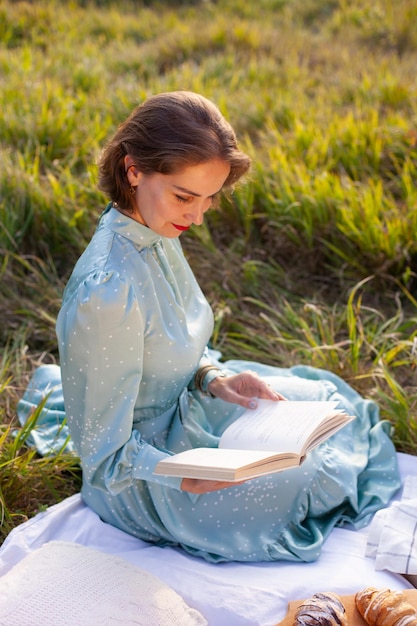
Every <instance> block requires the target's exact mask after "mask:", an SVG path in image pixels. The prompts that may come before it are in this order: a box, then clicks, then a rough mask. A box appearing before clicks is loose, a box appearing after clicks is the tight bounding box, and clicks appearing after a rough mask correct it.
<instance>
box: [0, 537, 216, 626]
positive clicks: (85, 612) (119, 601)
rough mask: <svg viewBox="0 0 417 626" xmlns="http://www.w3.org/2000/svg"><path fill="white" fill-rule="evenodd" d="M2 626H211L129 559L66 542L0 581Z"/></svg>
mask: <svg viewBox="0 0 417 626" xmlns="http://www.w3.org/2000/svg"><path fill="white" fill-rule="evenodd" d="M0 624H1V626H99V625H100V626H118V625H120V626H122V625H123V626H206V625H207V621H206V620H205V619H204V618H203V616H202V615H201V614H200V613H198V612H197V611H196V610H194V609H191V608H190V607H188V606H187V605H186V603H185V602H184V600H183V599H182V598H181V597H180V596H179V595H178V594H177V593H176V592H175V591H174V590H173V589H171V588H170V587H169V586H168V585H166V584H165V583H163V582H162V581H161V580H159V579H158V578H157V577H156V576H154V575H153V574H150V573H149V572H146V571H145V570H142V569H140V568H138V567H136V566H134V565H132V564H131V563H128V562H127V561H125V560H124V559H122V558H120V557H117V556H114V555H111V554H105V553H103V552H99V551H98V550H93V549H92V548H87V547H85V546H81V545H78V544H76V543H68V542H62V541H52V542H49V543H46V544H44V545H43V546H42V547H41V548H39V549H37V550H35V551H34V552H32V553H31V554H29V555H28V556H26V557H25V558H24V559H23V560H22V561H20V563H18V564H17V565H16V566H15V567H14V568H13V569H12V570H10V572H9V573H8V574H6V575H5V576H3V577H2V578H1V579H0Z"/></svg>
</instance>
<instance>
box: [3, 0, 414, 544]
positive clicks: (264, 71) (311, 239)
mask: <svg viewBox="0 0 417 626" xmlns="http://www.w3.org/2000/svg"><path fill="white" fill-rule="evenodd" d="M416 20H417V0H397V1H396V2H395V3H394V1H393V0H373V1H372V2H371V1H370V0H369V1H368V0H367V1H366V2H363V0H361V1H359V0H351V1H350V2H346V1H345V0H258V2H256V3H252V2H247V1H246V0H224V1H223V2H221V3H220V2H215V1H214V0H213V1H210V0H206V1H203V0H201V1H197V0H194V1H191V0H189V1H187V0H182V1H177V2H168V1H163V0H160V1H159V2H158V1H150V0H149V1H143V2H140V1H137V2H133V1H132V2H127V1H122V2H120V1H119V2H114V1H112V0H107V1H105V0H101V1H99V0H96V2H93V1H88V0H85V1H81V0H79V1H76V0H68V1H58V0H40V1H37V2H29V1H26V2H23V1H22V2H19V1H17V2H11V1H8V0H0V42H1V43H0V87H1V89H0V104H1V110H2V116H1V117H0V158H1V161H2V168H1V170H0V255H1V258H0V345H1V357H0V441H1V447H0V484H1V492H0V510H1V515H2V516H1V520H2V524H1V538H4V537H5V536H6V535H7V534H8V532H10V530H11V528H13V527H14V526H15V525H17V524H19V523H21V522H22V521H23V520H25V519H27V518H28V517H31V516H32V515H33V514H35V513H36V512H37V511H39V510H41V509H42V508H44V507H45V506H48V505H50V504H53V503H54V502H56V501H59V500H61V499H62V498H64V497H66V496H67V495H69V494H70V493H73V492H74V491H77V490H78V489H79V487H80V472H79V468H78V464H77V459H76V458H75V457H74V456H72V455H68V454H66V453H64V452H61V453H60V454H58V455H56V456H54V457H45V458H40V457H38V456H37V455H36V453H35V452H34V451H33V449H32V448H30V447H29V446H28V445H27V438H28V436H29V435H30V432H31V429H33V428H36V419H37V414H38V413H36V412H35V414H34V415H33V416H32V418H31V420H30V422H29V423H28V424H27V426H25V427H24V428H21V427H20V425H19V424H18V423H17V421H16V404H17V402H18V400H19V398H20V397H21V396H22V394H23V391H24V389H25V387H26V385H27V382H28V380H29V378H30V375H31V373H32V372H33V370H34V369H35V368H36V367H37V366H38V365H39V364H41V363H51V362H57V360H58V355H57V347H56V338H55V331H54V326H55V319H56V315H57V312H58V310H59V306H60V299H61V294H62V290H63V287H64V285H65V282H66V280H67V278H68V275H69V273H70V271H71V268H72V266H73V264H74V262H75V260H76V258H77V257H78V255H79V254H80V252H81V251H82V250H83V248H84V247H85V245H86V243H87V241H88V239H89V237H90V236H91V234H92V232H93V229H94V226H95V223H96V220H97V217H98V215H99V214H100V212H101V210H102V208H103V206H104V203H105V199H104V198H103V197H102V196H101V194H100V193H99V192H98V191H97V189H96V186H95V183H96V175H97V173H96V167H95V162H96V159H97V155H98V153H99V151H100V148H101V146H102V145H103V142H104V141H105V138H106V137H107V136H109V135H110V134H111V133H112V132H113V131H114V130H115V128H116V127H117V124H118V123H119V122H120V121H122V120H123V119H124V117H125V116H126V115H127V114H128V113H129V112H130V110H131V109H132V108H133V107H134V106H136V104H138V103H139V102H140V101H142V100H143V99H144V98H145V97H146V96H147V95H149V94H151V93H154V92H158V91H166V90H171V89H192V90H195V91H199V92H201V93H203V94H204V95H206V96H207V97H209V98H212V99H213V100H214V101H215V102H216V103H217V104H218V105H219V106H220V108H221V110H222V112H223V113H224V114H225V115H226V116H227V118H228V119H229V120H230V121H231V122H232V124H233V126H234V127H235V128H236V131H237V133H238V136H239V137H240V140H241V145H242V147H243V148H244V149H245V150H246V151H248V153H249V154H250V155H251V156H252V157H253V168H252V172H251V175H250V176H249V178H248V180H247V181H246V182H245V183H244V184H242V185H240V186H239V187H237V188H236V189H235V190H234V193H233V194H232V195H231V196H230V197H225V198H223V199H222V202H221V207H220V210H219V211H214V212H213V213H211V214H210V215H209V216H208V219H207V221H206V224H205V226H204V227H202V228H200V229H195V230H194V231H193V232H190V233H189V234H187V235H186V236H185V237H183V238H182V241H183V245H184V248H185V251H186V254H187V255H188V257H189V259H190V261H191V263H192V266H193V268H194V269H195V272H196V274H197V277H198V279H199V281H200V283H201V285H202V287H203V289H204V291H205V293H206V294H207V296H208V298H209V300H210V302H211V304H212V306H213V309H214V313H215V331H214V335H213V338H212V344H213V346H214V347H216V348H217V349H219V350H221V351H222V353H223V355H224V357H225V358H245V359H257V360H262V361H265V362H268V363H271V364H275V365H278V366H283V367H287V366H291V365H294V364H297V363H306V364H310V365H314V366H317V367H322V368H326V369H329V370H331V371H333V372H335V373H337V374H339V375H340V376H342V377H343V378H344V379H345V380H347V381H348V382H349V383H350V384H351V385H352V386H353V387H355V388H356V389H358V390H359V391H360V392H361V393H362V394H363V395H364V396H366V397H369V398H373V399H374V400H376V401H377V402H378V404H379V406H380V410H381V415H382V417H383V418H384V419H387V420H389V421H390V422H391V424H392V425H393V427H394V441H395V444H396V446H397V449H398V450H401V451H405V452H409V453H411V454H417V300H416V296H415V294H416V290H417V184H416V183H417V131H416V120H417V77H416V73H415V67H416V64H417V29H416V28H415V24H416Z"/></svg>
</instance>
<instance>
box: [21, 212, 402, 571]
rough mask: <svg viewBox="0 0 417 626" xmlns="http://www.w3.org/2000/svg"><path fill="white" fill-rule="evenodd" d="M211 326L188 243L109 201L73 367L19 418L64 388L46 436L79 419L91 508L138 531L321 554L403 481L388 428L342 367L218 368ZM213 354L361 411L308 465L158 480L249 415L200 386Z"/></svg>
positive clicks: (32, 394) (288, 391) (80, 285)
mask: <svg viewBox="0 0 417 626" xmlns="http://www.w3.org/2000/svg"><path fill="white" fill-rule="evenodd" d="M212 330H213V316H212V311H211V309H210V307H209V305H208V303H207V301H206V299H205V297H204V295H203V293H202V291H201V289H200V287H199V286H198V284H197V282H196V280H195V278H194V276H193V273H192V271H191V269H190V267H189V265H188V263H187V261H186V260H185V257H184V255H183V252H182V249H181V245H180V242H179V239H165V238H163V237H161V236H159V235H157V234H155V233H154V232H153V231H151V230H150V229H148V228H147V227H145V226H142V225H141V224H139V223H138V222H136V221H133V220H132V219H130V218H128V217H125V216H123V215H122V214H120V213H119V212H118V211H117V210H116V209H115V208H113V207H111V206H110V205H109V206H108V208H107V210H106V211H105V213H104V214H103V216H102V217H101V219H100V222H99V226H98V228H97V231H96V233H95V235H94V236H93V238H92V240H91V242H90V244H89V246H88V247H87V249H86V251H85V252H84V254H83V255H82V256H81V258H80V260H79V261H78V263H77V265H76V266H75V268H74V272H73V274H72V276H71V278H70V280H69V282H68V285H67V288H66V290H65V293H64V297H63V304H62V309H61V311H60V313H59V316H58V321H57V336H58V342H59V352H60V367H58V366H54V365H50V366H43V367H41V368H39V369H38V370H37V371H36V373H35V375H34V378H33V379H32V381H31V384H30V386H29V388H28V390H27V391H26V393H25V395H24V397H23V398H22V400H21V402H20V403H19V406H18V412H19V415H20V417H21V419H22V421H24V420H25V419H26V417H27V415H28V414H29V413H30V411H31V410H32V408H33V406H35V405H36V404H37V403H38V402H39V401H40V399H41V398H42V397H44V396H45V393H48V392H51V391H52V393H50V395H48V396H47V399H46V405H45V408H44V410H43V413H42V416H41V420H40V431H39V433H40V434H39V437H40V440H39V441H38V443H40V445H41V446H42V445H43V444H44V443H45V441H42V437H44V434H42V430H41V426H42V423H43V424H44V426H45V427H46V429H47V431H46V432H47V433H49V435H50V434H51V433H53V432H54V428H55V432H56V428H57V426H58V427H60V425H62V420H63V418H64V417H65V416H66V418H67V425H68V429H69V433H70V436H71V443H70V445H72V446H75V450H76V451H77V453H78V454H79V456H80V459H81V464H82V470H83V486H82V495H83V498H84V500H85V502H86V503H87V504H88V505H89V506H90V507H91V508H92V509H94V511H96V512H97V513H98V514H99V515H100V517H101V518H102V519H103V520H105V521H106V522H108V523H110V524H113V525H114V526H117V527H118V528H121V529H123V530H124V531H126V532H128V533H130V534H132V535H135V536H137V537H140V538H141V539H143V540H146V541H149V542H153V543H156V544H159V545H175V546H182V548H183V549H184V550H186V551H187V552H189V553H191V554H193V555H198V556H201V557H203V558H205V559H207V560H208V561H212V562H219V561H230V560H232V561H273V560H279V559H286V560H294V561H297V560H302V561H311V560H314V559H316V558H318V556H319V555H320V550H321V546H322V544H323V541H324V540H325V538H326V536H327V535H328V534H329V532H330V531H331V529H332V528H333V527H334V526H335V525H339V524H342V523H344V522H351V523H352V524H353V525H355V526H357V527H358V526H360V525H363V524H365V523H367V522H368V521H369V519H370V516H371V514H372V513H373V512H375V511H376V510H377V509H379V508H381V507H383V506H385V505H386V503H387V502H388V501H389V499H390V498H391V497H392V495H393V494H394V493H395V492H396V491H397V489H398V488H399V486H400V479H399V474H398V470H397V464H396V455H395V449H394V447H393V445H392V442H391V440H390V438H389V435H388V433H389V427H388V424H387V423H385V422H382V421H379V418H378V409H377V406H376V405H375V404H374V403H373V402H372V401H369V400H365V399H363V398H362V397H361V396H359V395H358V394H357V393H356V392H355V391H354V390H353V389H352V388H351V387H350V386H349V385H347V384H346V383H345V382H344V381H342V380H341V379H340V378H338V377H337V376H335V375H333V374H331V373H330V372H326V371H324V370H318V369H315V368H312V367H303V366H297V367H292V368H288V369H283V368H276V367H271V366H267V365H262V364H259V363H252V362H250V363H249V362H247V361H228V362H226V363H221V362H220V363H219V361H218V357H219V355H218V354H217V353H214V352H212V351H210V350H208V348H207V345H208V342H209V339H210V336H211V334H212ZM207 360H208V361H211V362H213V363H215V364H217V365H219V366H220V367H221V368H224V369H225V370H226V371H227V372H230V373H235V372H238V371H242V370H244V369H248V368H249V369H252V370H254V371H256V372H258V373H259V374H260V375H262V376H268V377H272V378H271V379H270V381H271V382H272V383H273V385H274V386H275V387H276V388H277V389H278V390H279V391H280V392H281V393H282V394H284V395H285V396H286V397H287V398H288V399H310V400H312V399H316V400H324V399H338V400H340V404H341V406H343V407H345V408H346V409H347V411H348V412H350V413H353V414H355V415H357V419H356V420H354V421H353V422H351V423H350V424H349V425H347V426H346V427H345V428H344V429H342V430H341V431H339V433H337V434H336V435H334V436H333V437H332V438H331V439H330V440H328V441H327V442H326V443H324V444H322V445H321V446H320V447H319V448H317V449H316V450H315V451H314V452H312V453H311V454H310V455H309V457H308V459H307V460H306V462H305V463H304V464H303V465H302V466H301V467H300V468H297V469H291V470H288V471H285V472H280V473H278V474H272V475H269V476H266V477H263V478H260V479H255V480H251V481H248V482H246V483H244V484H241V485H236V486H233V487H231V488H230V489H224V490H219V491H216V492H212V493H209V494H205V495H193V494H189V493H186V492H183V491H181V490H180V482H181V481H180V479H177V478H172V477H161V476H154V474H153V470H154V468H155V465H156V463H157V462H158V461H159V460H160V459H162V458H164V457H165V456H166V455H167V454H169V453H170V452H177V451H180V450H182V449H185V448H187V447H195V446H216V445H217V442H218V437H219V435H220V433H221V432H222V431H223V429H224V428H225V427H226V426H227V425H228V424H229V423H230V422H231V421H232V420H234V419H235V418H236V417H237V416H238V415H239V414H240V413H241V412H242V410H243V409H242V408H241V407H239V406H237V405H232V404H230V403H226V402H224V401H222V400H220V399H215V398H211V397H209V396H206V395H203V394H201V393H200V392H198V391H196V390H195V388H194V385H193V377H194V374H195V372H196V370H197V369H198V367H199V366H200V365H201V363H204V362H206V361H207ZM61 375H62V386H61ZM62 394H63V396H62ZM64 407H65V408H64ZM48 428H49V431H48ZM60 432H62V431H60ZM169 451H170V452H169Z"/></svg>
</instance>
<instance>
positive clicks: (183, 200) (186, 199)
mask: <svg viewBox="0 0 417 626" xmlns="http://www.w3.org/2000/svg"><path fill="white" fill-rule="evenodd" d="M175 197H176V199H177V200H178V202H182V203H183V204H185V203H186V202H188V201H189V198H184V196H178V195H176V196H175Z"/></svg>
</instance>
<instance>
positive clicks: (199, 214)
mask: <svg viewBox="0 0 417 626" xmlns="http://www.w3.org/2000/svg"><path fill="white" fill-rule="evenodd" d="M210 206H211V200H210V199H208V200H202V201H201V202H199V203H198V204H197V203H196V204H195V206H193V208H192V210H190V211H188V213H187V218H188V219H190V220H191V221H192V222H193V224H195V225H196V226H201V224H202V223H203V222H204V214H205V213H206V212H207V211H208V210H209V208H210Z"/></svg>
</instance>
